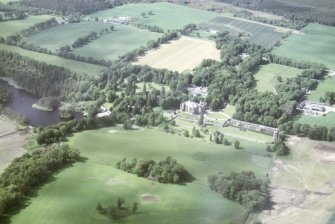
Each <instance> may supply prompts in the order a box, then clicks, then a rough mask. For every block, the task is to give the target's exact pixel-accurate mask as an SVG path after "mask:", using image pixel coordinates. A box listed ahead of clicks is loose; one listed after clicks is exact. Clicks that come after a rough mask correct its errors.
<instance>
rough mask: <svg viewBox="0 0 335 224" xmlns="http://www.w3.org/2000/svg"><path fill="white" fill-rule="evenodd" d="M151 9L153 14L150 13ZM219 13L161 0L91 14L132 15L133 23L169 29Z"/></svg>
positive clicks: (207, 19)
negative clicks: (143, 14) (161, 0)
mask: <svg viewBox="0 0 335 224" xmlns="http://www.w3.org/2000/svg"><path fill="white" fill-rule="evenodd" d="M150 11H151V12H152V15H149V12H150ZM142 12H144V13H146V16H145V17H143V16H142V15H141V14H142ZM217 15H218V14H216V13H213V12H208V11H203V10H198V9H193V8H189V7H185V6H181V5H176V4H171V3H167V2H159V3H153V4H126V5H123V6H120V7H116V8H113V9H108V10H105V11H100V12H97V13H94V14H92V15H91V16H92V17H95V16H97V17H98V18H99V19H107V18H110V17H113V16H130V17H132V18H133V23H136V24H146V25H152V26H159V27H161V28H163V29H164V30H165V31H167V30H172V29H180V28H183V27H184V26H186V25H188V24H190V23H195V24H197V23H203V22H207V21H209V20H211V19H213V18H214V17H216V16H217Z"/></svg>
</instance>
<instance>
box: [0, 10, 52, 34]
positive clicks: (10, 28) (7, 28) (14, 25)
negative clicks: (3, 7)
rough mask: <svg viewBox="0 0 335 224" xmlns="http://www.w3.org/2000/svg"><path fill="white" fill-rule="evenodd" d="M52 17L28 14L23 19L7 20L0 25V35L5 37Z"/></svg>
mask: <svg viewBox="0 0 335 224" xmlns="http://www.w3.org/2000/svg"><path fill="white" fill-rule="evenodd" d="M50 18H52V16H49V15H40V16H29V17H27V18H26V19H23V20H12V21H7V22H2V23H1V26H0V36H2V37H7V36H10V35H14V34H16V33H17V32H19V31H21V30H24V29H27V28H29V27H31V26H33V25H35V24H36V23H40V22H43V21H46V20H48V19H50Z"/></svg>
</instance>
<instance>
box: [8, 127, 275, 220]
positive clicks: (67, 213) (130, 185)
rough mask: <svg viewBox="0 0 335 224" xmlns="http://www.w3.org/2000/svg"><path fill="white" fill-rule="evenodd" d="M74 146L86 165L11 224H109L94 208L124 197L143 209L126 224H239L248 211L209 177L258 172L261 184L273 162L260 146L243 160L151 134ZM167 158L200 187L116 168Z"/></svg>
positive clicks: (95, 137)
mask: <svg viewBox="0 0 335 224" xmlns="http://www.w3.org/2000/svg"><path fill="white" fill-rule="evenodd" d="M97 142H99V144H97ZM162 142H164V144H162ZM70 144H71V145H73V146H75V147H77V148H79V149H80V151H81V152H82V155H83V156H85V157H87V161H86V162H83V163H77V164H75V165H74V166H73V167H71V168H67V169H66V170H64V171H62V172H60V173H59V174H58V175H57V176H56V179H55V181H53V182H51V183H49V184H47V185H45V186H44V187H42V188H41V190H40V191H39V193H38V197H36V198H34V199H32V200H31V202H30V204H29V205H28V207H27V208H26V209H24V210H22V211H21V212H20V213H19V214H18V215H16V216H14V218H13V219H12V223H34V224H45V223H49V221H50V220H57V223H85V224H86V223H87V224H91V223H111V220H108V219H107V218H105V217H104V216H102V215H99V214H98V213H97V212H96V209H95V208H96V205H97V203H98V202H100V203H101V204H102V205H103V206H105V207H107V206H108V205H113V204H115V202H116V199H117V197H119V196H121V197H124V198H125V199H126V204H128V205H131V203H132V202H133V201H137V202H139V211H138V214H136V215H131V216H129V217H127V218H126V219H125V220H123V221H124V222H126V223H166V224H168V223H195V224H196V223H199V224H204V223H213V224H216V223H227V224H228V223H230V222H231V221H232V222H234V223H241V222H242V216H243V214H244V213H245V209H244V208H243V207H241V206H239V205H238V204H237V203H233V202H231V201H228V200H226V199H224V198H222V197H221V196H220V195H218V194H216V193H214V192H212V191H211V190H210V189H209V188H208V184H207V177H208V175H210V174H212V173H216V172H218V171H225V172H230V171H232V170H234V171H241V170H253V171H255V172H256V173H257V174H258V175H259V176H260V177H263V176H265V174H266V172H267V170H268V167H269V164H270V161H271V158H270V157H265V156H262V153H264V152H265V150H264V148H265V146H264V145H263V144H256V143H251V144H248V150H250V152H252V153H246V152H244V151H243V150H235V149H233V148H232V147H231V146H226V148H223V147H222V145H220V146H219V145H214V144H208V143H205V142H202V141H201V140H198V139H190V138H184V137H178V136H175V135H171V134H166V133H164V132H161V131H157V130H148V129H144V130H137V131H124V130H121V129H119V128H105V129H101V130H95V131H86V132H82V133H79V134H76V135H75V136H74V137H72V138H71V139H70ZM242 144H243V143H242ZM256 153H261V154H257V155H256ZM168 155H170V156H172V157H174V158H176V159H177V160H178V161H179V162H180V163H181V164H183V165H184V166H185V167H186V168H187V169H188V170H189V171H190V173H191V174H192V175H193V176H194V177H195V178H196V180H195V181H194V182H192V183H188V184H186V185H171V184H166V185H164V184H159V183H153V182H151V181H149V180H147V179H143V178H138V177H136V176H134V175H131V174H127V173H125V172H122V171H119V170H117V169H116V168H114V167H115V163H116V162H117V161H118V160H120V159H122V158H124V157H127V158H129V159H130V158H134V157H136V158H138V159H144V158H152V159H156V160H158V159H161V158H164V157H166V156H168ZM143 194H151V195H155V196H157V197H159V199H160V201H159V202H156V203H155V202H145V201H143V200H142V199H141V195H143Z"/></svg>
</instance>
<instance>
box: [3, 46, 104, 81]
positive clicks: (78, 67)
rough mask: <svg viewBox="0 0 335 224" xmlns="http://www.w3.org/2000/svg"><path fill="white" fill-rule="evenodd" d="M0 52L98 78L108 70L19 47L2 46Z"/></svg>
mask: <svg viewBox="0 0 335 224" xmlns="http://www.w3.org/2000/svg"><path fill="white" fill-rule="evenodd" d="M0 50H4V51H11V52H14V53H18V54H20V55H22V56H26V57H30V58H32V59H35V60H38V61H42V62H45V63H48V64H51V65H56V66H61V67H65V68H67V69H70V70H71V71H73V72H77V73H86V74H88V75H91V76H97V75H98V74H100V73H101V72H102V71H103V70H105V69H106V67H104V66H100V65H93V64H88V63H84V62H79V61H74V60H70V59H65V58H61V57H57V56H54V55H49V54H42V53H39V52H35V51H28V50H25V49H22V48H19V47H15V46H9V45H5V44H0Z"/></svg>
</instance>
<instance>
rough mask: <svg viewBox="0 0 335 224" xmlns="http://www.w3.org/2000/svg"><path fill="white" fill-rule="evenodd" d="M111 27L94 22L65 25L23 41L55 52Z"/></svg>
mask: <svg viewBox="0 0 335 224" xmlns="http://www.w3.org/2000/svg"><path fill="white" fill-rule="evenodd" d="M110 26H111V25H109V24H105V23H94V22H91V23H88V22H86V23H85V22H82V23H71V24H64V25H59V26H55V27H52V28H49V29H46V30H44V31H42V32H39V33H37V34H35V35H32V36H30V37H26V38H24V39H23V41H25V42H27V43H28V44H34V45H38V46H41V47H44V48H47V49H49V50H52V51H54V50H57V49H59V48H60V47H62V46H65V45H69V46H71V45H72V44H73V42H74V41H75V40H77V39H78V38H79V37H83V36H86V35H88V34H89V33H90V32H93V31H94V32H97V33H99V31H101V30H103V29H106V28H108V29H109V27H110Z"/></svg>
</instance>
